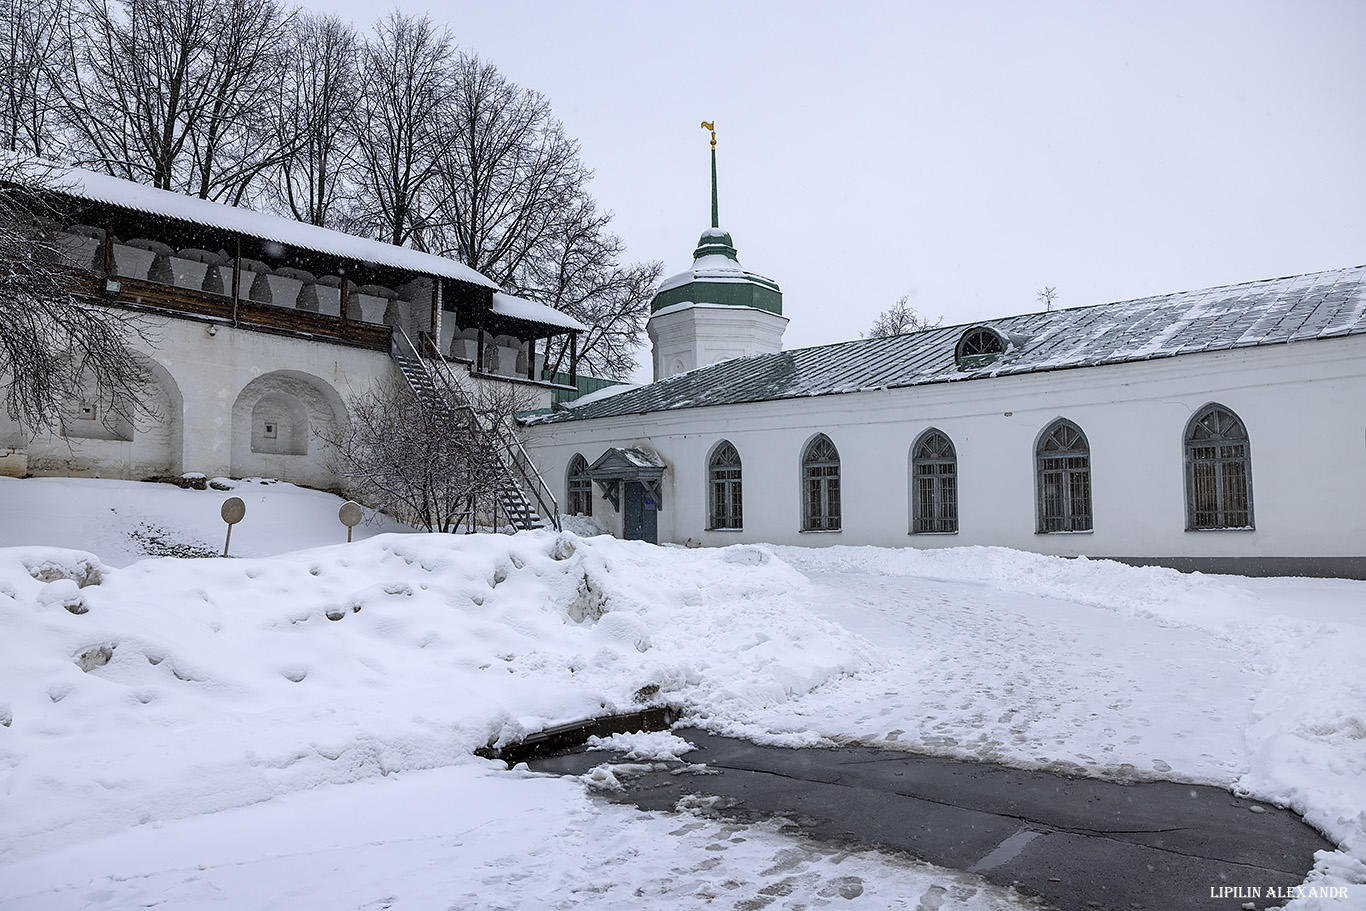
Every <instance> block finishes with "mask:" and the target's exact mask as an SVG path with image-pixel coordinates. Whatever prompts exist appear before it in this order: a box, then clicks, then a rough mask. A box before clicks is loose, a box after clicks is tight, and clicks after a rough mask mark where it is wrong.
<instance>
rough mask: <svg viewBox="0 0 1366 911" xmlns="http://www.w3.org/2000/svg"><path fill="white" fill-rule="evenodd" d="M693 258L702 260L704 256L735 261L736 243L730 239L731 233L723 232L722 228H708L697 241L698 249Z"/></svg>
mask: <svg viewBox="0 0 1366 911" xmlns="http://www.w3.org/2000/svg"><path fill="white" fill-rule="evenodd" d="M692 256H693V259H701V258H702V257H704V256H724V257H725V258H726V259H735V243H734V242H733V241H732V240H731V239H730V232H729V231H722V230H721V229H720V228H708V229H707V230H705V231H703V232H702V237H701V238H700V239H698V241H697V249H696V250H694V251H692ZM736 262H737V263H738V262H739V260H736Z"/></svg>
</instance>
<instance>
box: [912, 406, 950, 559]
mask: <svg viewBox="0 0 1366 911" xmlns="http://www.w3.org/2000/svg"><path fill="white" fill-rule="evenodd" d="M911 453H912V455H911V533H912V534H950V533H953V532H957V531H958V455H957V453H955V452H954V449H953V443H951V442H950V441H949V438H948V437H946V436H944V434H942V433H940V432H939V431H938V430H927V431H925V432H924V433H922V434H921V435H920V439H919V440H917V441H916V443H915V445H914V446H912V447H911Z"/></svg>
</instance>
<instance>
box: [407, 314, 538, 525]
mask: <svg viewBox="0 0 1366 911" xmlns="http://www.w3.org/2000/svg"><path fill="white" fill-rule="evenodd" d="M419 337H420V338H422V340H423V342H425V343H426V348H427V351H428V352H429V353H430V354H431V355H432V357H431V358H425V357H423V356H422V353H421V351H419V349H418V347H417V346H416V345H415V344H413V341H412V339H410V338H409V337H408V334H407V333H406V332H404V331H403V328H402V327H401V326H395V327H394V332H393V335H392V337H391V338H392V343H391V344H390V346H389V353H390V356H391V357H392V358H393V360H394V364H395V366H397V367H398V369H399V372H400V373H402V374H403V378H404V379H405V380H406V381H407V383H408V387H409V388H410V389H412V391H413V394H414V395H416V396H417V397H418V399H419V400H420V401H422V402H423V403H424V404H426V405H427V406H428V407H430V408H432V409H434V410H435V411H436V413H437V414H440V415H443V416H445V418H446V419H447V422H448V423H449V424H450V426H451V428H452V431H453V432H468V433H474V434H477V435H478V437H479V447H478V449H479V451H480V452H483V453H484V454H485V455H486V456H487V458H488V460H489V464H488V467H489V469H490V470H491V473H492V475H493V477H494V482H493V485H492V488H493V489H492V491H491V492H492V494H493V499H494V507H495V508H494V509H493V510H492V511H493V516H492V520H493V524H494V525H495V526H497V525H499V524H500V523H498V521H497V516H498V511H499V510H501V511H502V514H503V516H504V517H506V519H507V524H509V525H511V526H512V527H513V528H515V529H518V530H523V531H529V530H531V529H535V528H545V527H546V524H547V522H548V523H549V524H550V525H551V526H552V527H553V528H554V529H555V530H556V531H559V530H560V515H559V505H558V504H557V503H556V501H555V495H554V494H553V493H552V492H551V491H550V488H549V486H547V485H546V483H545V480H544V479H543V478H542V477H541V474H540V472H539V471H537V470H536V466H535V465H534V464H533V463H532V461H531V457H530V456H529V455H528V454H527V451H526V449H525V448H524V447H523V446H522V442H521V440H519V439H517V435H516V434H515V433H514V432H513V430H512V428H511V427H510V426H508V421H507V419H506V418H504V417H501V416H496V417H490V416H489V415H486V414H481V413H480V411H479V409H478V408H476V407H475V406H474V404H473V403H472V402H471V401H470V399H469V396H468V395H466V393H465V391H464V389H463V388H462V387H461V386H460V383H459V382H458V381H457V379H456V377H455V373H454V371H453V369H452V368H451V365H450V364H449V363H448V362H447V361H446V359H445V358H443V357H442V356H441V352H440V351H439V350H438V348H437V346H436V345H434V344H431V340H430V339H428V338H427V337H426V335H425V333H424V334H423V335H421V336H419ZM433 368H435V369H433ZM456 428H460V430H459V431H456V430H455V429H456ZM466 428H468V429H466ZM528 491H529V492H530V494H531V495H530V496H528ZM533 498H534V502H533ZM475 512H477V508H472V509H471V515H470V516H469V517H468V524H469V526H471V527H472V526H473V525H474V522H475V516H474V513H475Z"/></svg>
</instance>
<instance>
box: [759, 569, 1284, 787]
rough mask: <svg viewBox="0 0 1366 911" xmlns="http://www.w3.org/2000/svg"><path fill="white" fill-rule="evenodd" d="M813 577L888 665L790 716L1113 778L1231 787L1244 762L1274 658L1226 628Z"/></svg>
mask: <svg viewBox="0 0 1366 911" xmlns="http://www.w3.org/2000/svg"><path fill="white" fill-rule="evenodd" d="M810 576H811V578H812V581H813V582H815V583H816V584H815V585H814V586H812V587H811V588H810V589H809V590H808V591H806V592H804V593H803V596H802V604H803V606H805V607H807V608H808V609H810V610H811V611H812V612H813V613H816V614H818V615H820V616H824V617H826V618H827V619H830V620H833V621H835V622H837V623H839V624H840V625H841V626H844V627H845V628H847V629H850V630H852V631H854V632H857V633H861V634H863V635H864V636H866V637H868V639H869V640H870V641H872V642H875V643H876V644H877V646H878V648H879V650H880V652H881V653H882V654H883V655H884V656H885V658H886V661H887V667H886V669H885V670H883V671H881V672H878V673H876V674H861V675H859V676H857V677H849V678H845V679H843V680H839V681H835V682H833V683H831V684H830V685H828V686H826V687H823V688H822V689H820V690H818V691H817V692H814V693H812V694H810V695H809V696H808V697H807V698H805V699H804V700H802V702H801V704H800V711H801V715H800V717H799V718H792V719H791V720H790V722H789V723H793V724H800V725H803V726H807V727H814V728H816V729H818V730H820V731H821V732H822V733H825V734H827V735H828V736H832V737H839V738H852V739H857V740H862V741H866V742H872V743H876V742H879V741H881V742H884V743H887V744H888V745H895V746H899V747H903V748H907V749H923V750H927V751H929V752H933V753H938V754H940V755H963V756H971V757H975V758H979V759H989V760H993V761H998V762H1006V763H1012V764H1020V765H1025V766H1029V767H1043V768H1049V769H1053V770H1057V771H1085V772H1087V773H1090V774H1104V775H1105V776H1106V777H1118V778H1125V777H1161V778H1178V779H1181V780H1190V781H1199V782H1207V783H1212V784H1221V785H1225V786H1227V785H1230V784H1232V783H1233V782H1234V781H1235V780H1236V779H1237V778H1238V776H1239V775H1241V774H1242V773H1243V772H1245V771H1246V770H1247V756H1246V744H1245V742H1244V734H1243V731H1244V730H1245V729H1246V727H1247V725H1248V722H1249V714H1250V710H1251V707H1252V704H1253V702H1254V700H1255V698H1256V695H1257V693H1258V691H1259V690H1260V689H1261V687H1262V685H1263V683H1264V678H1265V673H1264V672H1259V671H1257V670H1254V669H1253V666H1252V662H1251V661H1250V659H1249V656H1248V655H1247V654H1246V653H1245V650H1244V649H1243V648H1241V647H1239V646H1238V645H1237V644H1236V643H1233V642H1230V641H1228V640H1227V639H1225V638H1221V637H1219V636H1217V635H1214V634H1211V633H1209V632H1207V631H1205V630H1201V629H1196V628H1190V627H1184V628H1183V627H1168V626H1160V625H1157V624H1154V623H1153V622H1151V621H1150V620H1144V619H1138V618H1134V617H1130V616H1126V615H1122V614H1117V613H1114V612H1110V611H1104V610H1097V609H1093V608H1087V607H1084V606H1081V605H1076V604H1071V603H1067V602H1060V601H1057V600H1053V599H1047V598H1040V597H1033V596H1029V595H1021V594H1016V593H1010V592H1004V591H1001V590H1000V589H997V588H992V587H988V586H985V585H972V584H965V583H960V582H941V581H934V580H929V579H923V578H914V579H912V578H906V577H878V576H868V575H865V574H854V573H825V572H813V573H810ZM780 719H781V714H779V713H775V714H774V715H773V716H771V717H770V718H769V719H767V723H770V724H772V723H780Z"/></svg>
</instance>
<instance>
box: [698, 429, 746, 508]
mask: <svg viewBox="0 0 1366 911" xmlns="http://www.w3.org/2000/svg"><path fill="white" fill-rule="evenodd" d="M707 469H708V482H707V486H708V488H709V509H708V525H707V527H708V528H710V529H717V528H731V529H738V528H743V527H744V510H743V496H742V493H743V492H742V490H741V487H740V453H739V452H738V451H737V450H736V449H735V447H734V446H733V445H731V443H730V442H729V441H728V440H727V441H723V442H722V443H721V445H719V446H717V447H716V449H715V451H713V452H712V456H711V462H710V463H709V464H708V466H707Z"/></svg>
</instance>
